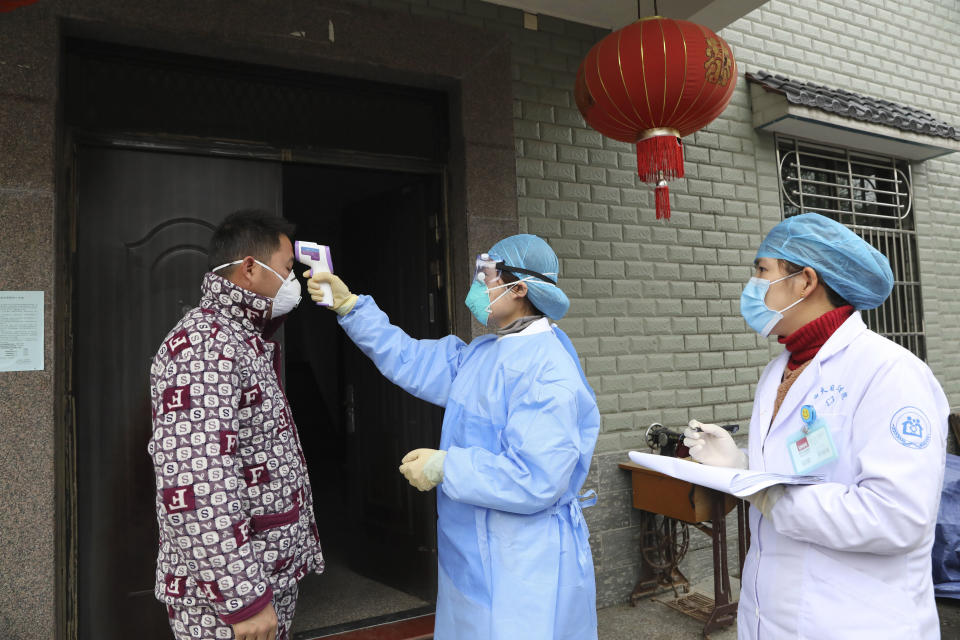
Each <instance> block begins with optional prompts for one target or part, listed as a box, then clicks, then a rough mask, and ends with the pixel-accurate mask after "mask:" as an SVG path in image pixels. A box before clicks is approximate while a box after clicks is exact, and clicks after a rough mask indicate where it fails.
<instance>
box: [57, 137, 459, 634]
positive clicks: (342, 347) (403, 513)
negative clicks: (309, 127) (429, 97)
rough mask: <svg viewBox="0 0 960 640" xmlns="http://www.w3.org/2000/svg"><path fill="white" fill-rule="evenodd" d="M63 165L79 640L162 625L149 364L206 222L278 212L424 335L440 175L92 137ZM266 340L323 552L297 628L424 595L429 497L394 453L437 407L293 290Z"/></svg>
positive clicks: (206, 232)
mask: <svg viewBox="0 0 960 640" xmlns="http://www.w3.org/2000/svg"><path fill="white" fill-rule="evenodd" d="M75 165H76V171H77V175H78V182H77V226H78V230H79V235H78V250H77V258H78V260H77V263H78V278H77V289H76V291H77V297H76V301H75V308H76V310H77V324H76V327H77V339H76V344H77V351H76V356H77V357H76V362H77V374H78V375H77V379H78V381H79V382H78V398H77V406H78V425H77V432H78V445H79V446H78V459H79V464H78V479H77V480H78V498H79V499H78V504H79V509H78V511H79V523H78V528H79V578H80V585H79V587H80V588H79V602H80V616H79V618H80V638H81V639H88V638H89V639H96V640H111V639H113V638H117V639H119V638H131V637H136V638H138V639H141V640H152V639H153V638H156V639H157V640H160V639H167V638H168V637H169V629H168V627H167V622H166V615H165V611H164V608H163V607H162V606H161V605H160V603H158V602H157V601H156V600H155V599H154V595H153V584H154V580H155V576H154V572H155V558H156V551H157V549H156V540H157V524H156V515H155V508H154V479H153V470H152V466H151V464H150V460H149V457H148V456H147V455H146V442H147V439H148V438H149V435H150V431H151V427H150V424H151V418H150V397H149V382H148V369H149V362H150V360H151V359H152V357H153V354H154V353H155V351H156V349H157V346H158V345H159V344H160V342H161V341H162V340H163V338H164V336H165V335H166V333H167V332H168V331H169V329H170V328H171V327H172V326H173V325H174V324H175V323H176V322H177V320H179V318H180V317H181V316H182V315H183V314H184V313H185V312H186V311H187V310H189V309H190V308H192V307H193V306H195V305H196V304H197V302H198V298H199V295H198V292H199V283H200V280H201V277H202V275H203V273H204V272H205V271H206V269H207V255H206V247H207V245H208V243H209V238H210V235H211V233H212V231H213V229H214V228H215V226H216V225H217V224H218V223H219V221H220V220H221V219H222V218H223V217H224V216H226V215H227V214H228V213H230V212H231V211H234V210H237V209H241V208H249V207H258V208H263V209H267V210H269V211H274V212H277V213H282V214H284V215H285V216H286V217H288V218H289V219H290V220H292V221H293V222H295V223H296V224H297V227H298V230H297V237H298V238H300V239H305V240H311V241H316V242H320V243H323V244H329V245H330V246H331V247H332V253H333V259H334V270H335V271H336V272H337V273H339V274H341V275H342V276H343V278H344V280H345V281H346V282H347V283H348V284H349V286H350V287H351V288H352V289H353V290H354V291H357V292H361V293H369V294H371V295H373V296H374V297H375V299H376V300H377V303H378V304H379V305H380V307H381V308H382V309H383V310H384V311H386V312H387V313H388V314H389V315H390V317H391V320H392V321H393V322H394V323H395V324H397V325H398V326H400V327H401V328H403V329H404V330H406V331H407V332H408V333H409V334H410V335H413V336H416V337H419V338H434V337H439V336H441V335H444V334H445V333H446V331H447V314H446V309H445V305H444V303H443V299H444V296H443V295H441V294H442V289H443V286H444V274H443V270H442V268H441V265H442V264H443V260H442V253H443V250H444V249H443V247H444V238H443V235H442V233H441V226H440V225H441V222H440V221H441V220H442V219H443V218H442V215H441V213H442V203H443V198H442V174H441V173H438V172H434V173H430V172H427V173H414V172H403V171H396V170H393V171H384V170H372V169H357V168H344V167H339V168H338V167H329V166H320V165H309V164H299V165H297V164H283V163H281V162H276V161H259V160H247V159H231V158H217V157H205V156H201V155H192V154H186V153H168V152H155V151H143V150H132V149H117V148H103V147H96V146H80V147H79V148H78V151H77V156H76V161H75ZM305 270H306V268H305V267H303V268H301V267H299V266H298V267H297V273H298V275H300V274H302V273H303V271H305ZM301 277H302V276H301ZM304 287H305V284H304ZM282 340H283V341H284V342H285V354H286V355H285V367H284V373H285V379H286V389H287V392H288V397H289V399H290V402H291V405H292V408H293V413H294V418H295V421H296V422H297V426H298V429H299V432H300V434H301V439H302V443H303V447H304V455H305V457H306V459H307V463H308V469H309V473H310V477H311V481H312V485H313V489H314V496H315V500H314V505H315V509H316V511H317V513H316V516H317V523H318V526H319V528H320V532H321V543H322V545H323V549H324V554H325V556H326V558H327V567H328V569H327V572H326V573H325V574H324V575H321V576H310V577H308V578H307V579H306V580H305V581H304V583H303V588H302V592H301V597H300V600H299V604H298V610H297V617H296V620H295V631H297V632H301V633H305V632H307V631H313V632H317V633H319V630H322V629H328V630H329V629H332V628H338V629H346V628H350V627H352V626H362V625H364V624H369V621H370V620H371V619H389V618H390V617H393V618H397V617H398V616H400V617H402V616H404V615H406V614H409V615H419V614H422V613H423V612H424V611H427V610H431V609H432V606H433V603H434V602H435V595H436V527H435V518H436V510H435V502H434V496H433V495H432V494H421V493H420V492H418V491H416V490H414V489H413V488H412V487H410V486H409V485H407V483H406V481H404V479H403V478H402V476H400V474H399V473H397V471H396V467H397V466H398V465H399V460H400V458H401V457H402V456H403V455H404V453H406V452H407V451H409V450H411V449H414V448H417V447H422V446H428V447H435V446H437V444H438V443H439V435H440V421H441V417H442V412H441V410H440V409H439V408H437V407H433V406H431V405H428V404H427V403H424V402H421V401H419V400H416V399H415V398H413V397H412V396H409V395H407V394H406V393H404V392H402V391H400V390H399V389H398V388H397V387H395V386H394V385H392V384H391V383H389V382H387V381H386V380H385V379H384V378H383V377H382V376H381V375H380V374H379V372H378V371H377V370H376V368H375V367H374V366H373V365H372V363H370V361H369V360H368V359H367V358H366V357H365V356H364V355H363V354H362V353H360V351H359V350H358V349H357V348H356V347H355V346H353V344H352V343H351V342H350V341H349V340H348V339H347V338H346V337H345V335H344V333H343V331H342V330H341V329H340V328H339V327H338V326H337V323H336V316H335V314H333V313H331V312H330V311H328V310H326V309H322V308H318V307H316V306H315V305H313V304H312V303H311V302H310V300H309V298H306V299H305V300H304V301H303V302H301V306H300V309H298V310H297V311H296V312H294V313H293V314H291V316H290V317H289V318H288V320H287V322H286V324H285V327H284V330H283V335H282ZM364 621H366V622H364Z"/></svg>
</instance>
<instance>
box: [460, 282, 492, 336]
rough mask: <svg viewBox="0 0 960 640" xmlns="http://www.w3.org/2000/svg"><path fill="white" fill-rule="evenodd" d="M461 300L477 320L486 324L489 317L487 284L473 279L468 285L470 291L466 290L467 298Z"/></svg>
mask: <svg viewBox="0 0 960 640" xmlns="http://www.w3.org/2000/svg"><path fill="white" fill-rule="evenodd" d="M463 302H464V304H466V305H467V309H470V313H472V314H473V317H474V318H476V319H477V322H479V323H480V324H482V325H483V326H487V318H489V317H490V296H488V295H487V285H485V284H483V283H482V282H480V281H479V280H474V281H473V284H472V285H470V291H468V292H467V299H466V300H464V301H463Z"/></svg>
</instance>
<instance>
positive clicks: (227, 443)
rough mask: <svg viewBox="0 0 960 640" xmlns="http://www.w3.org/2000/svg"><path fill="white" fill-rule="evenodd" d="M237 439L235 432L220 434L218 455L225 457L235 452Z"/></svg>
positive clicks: (222, 432)
mask: <svg viewBox="0 0 960 640" xmlns="http://www.w3.org/2000/svg"><path fill="white" fill-rule="evenodd" d="M238 444H239V439H238V437H237V432H236V431H221V432H220V455H222V456H226V455H230V454H231V453H236V452H237V446H238Z"/></svg>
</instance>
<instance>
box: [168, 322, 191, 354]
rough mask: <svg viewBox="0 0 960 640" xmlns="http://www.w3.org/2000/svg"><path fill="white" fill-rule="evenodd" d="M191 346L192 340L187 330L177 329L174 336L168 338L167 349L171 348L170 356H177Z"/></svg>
mask: <svg viewBox="0 0 960 640" xmlns="http://www.w3.org/2000/svg"><path fill="white" fill-rule="evenodd" d="M189 346H190V340H189V338H187V330H186V329H181V330H180V331H177V332H176V333H175V334H173V336H172V337H171V338H170V339H169V340H167V349H169V350H170V357H171V358H172V357H174V356H176V355H177V354H178V353H180V352H181V351H183V350H184V349H186V348H187V347H189Z"/></svg>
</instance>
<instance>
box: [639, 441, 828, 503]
mask: <svg viewBox="0 0 960 640" xmlns="http://www.w3.org/2000/svg"><path fill="white" fill-rule="evenodd" d="M628 455H629V456H630V459H631V460H633V461H634V462H635V463H637V464H638V465H640V466H641V467H646V468H647V469H650V470H651V471H657V472H658V473H663V474H666V475H668V476H672V477H674V478H678V479H680V480H686V481H687V482H692V483H693V484H699V485H701V486H704V487H709V488H711V489H716V490H717V491H723V492H724V493H729V494H732V495H735V496H737V497H738V498H743V497H744V496H748V495H750V494H752V493H756V492H757V491H760V490H761V489H766V488H767V487H772V486H773V485H775V484H818V483H820V482H823V476H822V475H817V474H810V475H799V476H798V475H792V474H783V473H773V472H771V471H750V470H748V469H731V468H730V467H714V466H711V465H709V464H700V463H698V462H692V461H690V460H681V459H679V458H674V457H673V456H658V455H656V454H652V453H642V452H640V451H631V452H630V453H629V454H628Z"/></svg>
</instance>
